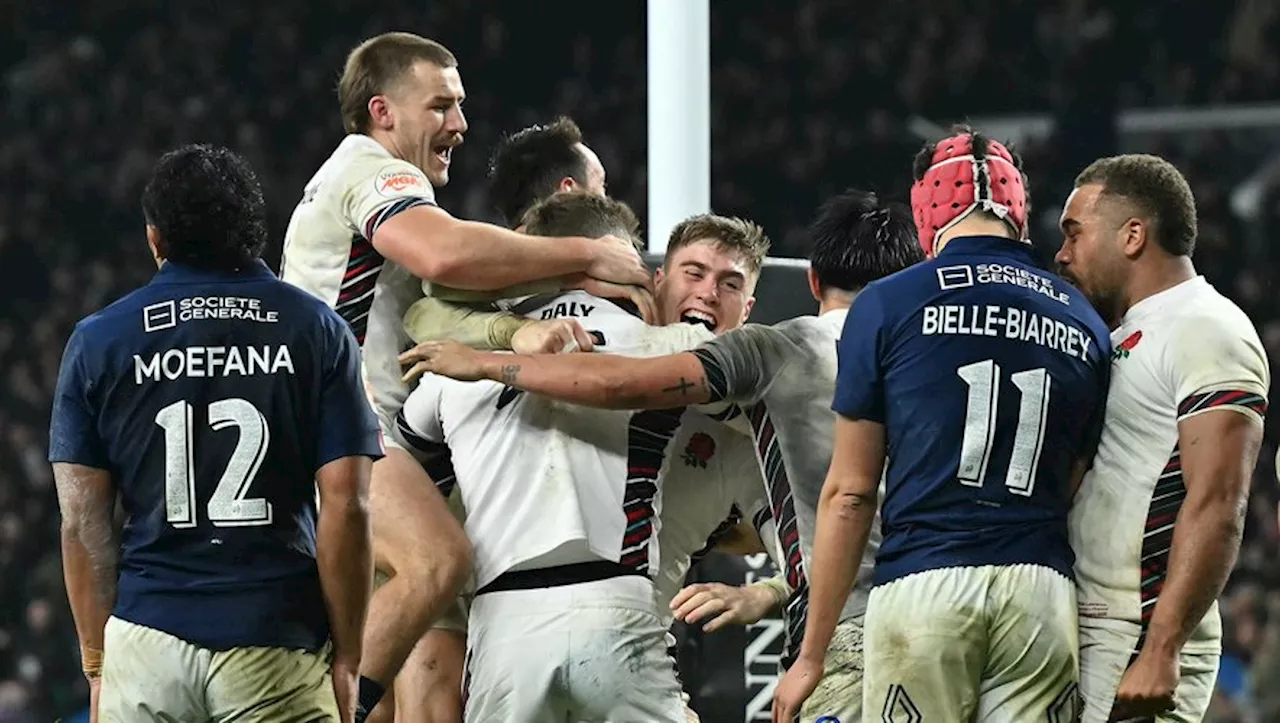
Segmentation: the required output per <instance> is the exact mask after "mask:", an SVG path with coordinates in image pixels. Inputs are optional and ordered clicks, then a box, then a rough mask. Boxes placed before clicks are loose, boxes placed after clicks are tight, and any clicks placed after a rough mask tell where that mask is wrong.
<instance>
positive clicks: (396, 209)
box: [364, 196, 435, 241]
mask: <svg viewBox="0 0 1280 723" xmlns="http://www.w3.org/2000/svg"><path fill="white" fill-rule="evenodd" d="M434 205H435V204H434V203H432V202H431V200H430V199H426V198H423V197H421V196H406V197H404V198H397V199H396V200H394V201H392V202H391V203H388V204H387V205H385V206H383V207H382V208H380V209H378V210H377V211H374V212H373V213H372V214H370V216H369V220H368V221H366V222H365V225H364V237H365V238H367V239H369V240H370V241H372V240H373V235H374V234H375V233H377V232H378V227H379V226H381V225H382V224H384V223H386V222H387V219H390V218H392V217H394V216H395V215H396V214H399V213H403V212H405V211H408V210H409V209H411V208H414V207H415V206H434Z"/></svg>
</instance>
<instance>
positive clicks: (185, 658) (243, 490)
mask: <svg viewBox="0 0 1280 723" xmlns="http://www.w3.org/2000/svg"><path fill="white" fill-rule="evenodd" d="M142 206H143V213H144V216H145V219H146V233H147V242H148V245H149V246H150V247H151V251H152V254H153V255H154V256H155V258H156V261H157V264H158V265H159V267H160V271H159V273H157V274H156V276H155V278H154V279H153V280H152V281H151V283H150V284H148V285H147V286H145V287H143V288H142V289H139V290H138V291H135V292H134V293H132V294H129V295H128V296H126V297H124V298H123V299H121V300H119V301H117V302H116V303H114V304H112V305H111V306H109V307H107V308H106V309H104V310H102V311H100V312H98V313H96V314H94V315H92V316H90V317H89V318H87V319H85V320H84V321H82V322H80V324H78V325H77V326H76V329H75V332H74V333H73V334H72V336H71V339H70V340H69V341H68V342H67V350H66V353H65V355H64V357H63V361H62V370H61V372H60V374H59V379H58V388H57V392H56V394H55V397H54V403H53V421H52V425H51V430H50V439H49V459H50V461H51V462H53V470H54V477H55V479H56V482H57V488H58V501H59V505H60V507H61V509H62V550H63V569H64V573H65V576H66V582H67V592H68V596H69V597H70V600H71V606H72V611H73V613H74V615H75V620H76V630H77V632H78V634H79V637H80V645H81V650H82V656H83V663H84V670H85V674H86V675H87V676H88V677H89V680H90V683H91V686H92V688H93V690H94V692H95V697H96V698H98V700H97V712H98V716H99V720H103V721H113V722H117V721H118V722H122V723H123V722H125V721H127V722H129V723H133V722H134V721H177V720H181V721H205V720H232V719H234V720H249V719H252V720H266V719H269V720H273V721H302V720H307V721H339V720H341V721H344V723H345V722H347V721H351V720H352V718H353V715H354V712H355V705H356V675H357V669H358V666H359V663H360V657H361V634H362V628H363V626H364V619H365V613H366V609H367V606H368V602H369V586H370V582H371V578H372V574H373V556H372V550H371V543H370V522H369V514H368V485H369V477H370V474H371V472H370V470H371V467H372V460H373V459H376V458H378V457H380V456H381V455H382V445H381V439H380V435H379V431H378V426H377V420H376V419H375V418H374V415H373V413H372V411H371V410H370V408H369V404H368V401H367V400H366V398H365V395H364V386H363V383H362V381H361V375H360V353H359V347H358V346H357V345H356V342H355V339H354V338H353V337H352V335H351V332H350V330H349V329H348V328H347V325H346V323H345V322H344V321H343V320H342V319H341V318H340V317H339V316H338V315H337V314H336V313H334V311H333V310H331V309H329V308H328V307H326V306H325V305H324V304H323V303H322V302H319V301H317V300H316V299H315V298H313V297H312V296H310V295H308V294H306V293H304V292H302V291H299V290H298V289H296V288H295V287H293V286H290V285H288V284H285V283H283V282H281V281H279V280H278V279H276V277H275V276H274V275H273V274H272V273H271V272H270V270H268V269H267V266H266V265H265V264H264V263H262V261H261V260H260V259H259V255H260V254H261V253H262V249H263V248H264V247H265V246H266V241H267V227H266V212H265V207H264V203H263V198H262V191H261V189H260V188H259V186H258V182H257V179H256V178H255V177H254V175H253V172H252V171H251V170H250V168H249V166H248V164H247V163H245V161H244V160H243V159H241V158H240V157H238V156H236V155H235V154H234V153H232V152H230V151H228V150H226V149H222V148H213V147H209V146H186V147H183V148H180V149H178V150H176V151H173V152H171V153H168V154H166V155H165V156H164V157H162V158H161V159H160V161H159V163H158V164H157V166H156V169H155V171H154V173H153V175H152V178H151V180H150V181H149V183H148V184H147V186H146V189H145V190H144V192H143V203H142ZM317 491H318V495H319V500H320V509H319V517H318V520H317V510H316V498H317ZM117 495H118V496H119V498H120V501H121V503H122V505H123V508H124V511H125V514H126V515H127V517H128V523H127V525H126V526H125V527H124V530H123V534H122V535H121V531H120V530H118V529H115V527H114V525H113V519H112V518H113V512H114V510H115V504H116V498H117ZM99 688H100V691H99Z"/></svg>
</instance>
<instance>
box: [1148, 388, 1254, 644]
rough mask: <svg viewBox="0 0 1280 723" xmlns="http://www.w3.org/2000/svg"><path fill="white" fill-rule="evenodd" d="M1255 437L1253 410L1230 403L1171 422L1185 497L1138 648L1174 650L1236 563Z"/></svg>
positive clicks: (1219, 591) (1246, 501) (1200, 615)
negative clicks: (1175, 424) (1238, 408)
mask: <svg viewBox="0 0 1280 723" xmlns="http://www.w3.org/2000/svg"><path fill="white" fill-rule="evenodd" d="M1261 443H1262V424H1261V423H1260V421H1259V420H1258V419H1257V418H1254V417H1252V416H1250V415H1246V414H1244V413H1240V412H1237V411H1235V410H1234V409H1231V408H1223V409H1218V410H1213V411H1208V412H1203V413H1201V414H1197V415H1195V416H1192V417H1189V418H1187V419H1184V420H1183V421H1181V422H1179V424H1178V444H1179V448H1180V450H1181V457H1182V476H1183V483H1184V484H1185V486H1186V490H1187V494H1186V499H1185V500H1183V503H1182V507H1181V509H1180V510H1179V512H1178V517H1177V521H1176V523H1175V525H1174V529H1173V543H1172V546H1171V547H1170V550H1169V566H1168V574H1167V577H1166V579H1165V583H1164V587H1163V588H1162V590H1161V592H1160V598H1159V601H1158V602H1157V603H1156V606H1155V610H1154V611H1153V613H1152V616H1151V624H1150V627H1149V628H1148V632H1147V641H1146V644H1145V645H1144V649H1151V650H1153V651H1154V652H1160V653H1163V654H1166V655H1177V654H1178V653H1179V652H1180V651H1181V649H1182V646H1183V645H1184V644H1185V643H1186V642H1187V639H1188V638H1189V637H1190V636H1191V634H1192V632H1194V631H1195V628H1196V626H1197V625H1198V624H1199V623H1200V621H1201V620H1202V619H1203V618H1204V616H1205V614H1206V613H1207V612H1208V611H1209V608H1210V607H1211V606H1212V605H1213V602H1214V600H1217V599H1218V596H1219V595H1220V594H1221V593H1222V588H1223V586H1224V585H1225V584H1226V581H1227V576H1228V575H1230V574H1231V569H1232V568H1233V567H1234V566H1235V562H1236V554H1237V553H1238V552H1239V550H1240V537H1241V535H1242V533H1243V530H1244V513H1245V509H1246V505H1247V504H1248V498H1249V483H1250V481H1251V479H1252V476H1253V469H1254V465H1255V464H1256V463H1257V460H1258V448H1259V446H1260V445H1261Z"/></svg>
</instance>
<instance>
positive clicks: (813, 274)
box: [805, 267, 822, 303]
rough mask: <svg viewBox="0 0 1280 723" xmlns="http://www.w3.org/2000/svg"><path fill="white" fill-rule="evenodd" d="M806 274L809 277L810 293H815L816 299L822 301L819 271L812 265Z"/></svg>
mask: <svg viewBox="0 0 1280 723" xmlns="http://www.w3.org/2000/svg"><path fill="white" fill-rule="evenodd" d="M805 275H806V276H808V277H809V293H810V294H813V298H814V300H815V301H817V302H818V303H822V284H819V283H818V272H817V271H814V270H813V268H812V267H810V269H809V270H808V271H807V272H805Z"/></svg>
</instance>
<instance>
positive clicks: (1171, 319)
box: [1139, 291, 1262, 349]
mask: <svg viewBox="0 0 1280 723" xmlns="http://www.w3.org/2000/svg"><path fill="white" fill-rule="evenodd" d="M1163 321H1164V323H1163V324H1162V326H1165V334H1163V336H1165V338H1166V340H1167V342H1168V343H1170V344H1194V345H1209V346H1217V345H1223V344H1232V343H1240V344H1245V345H1248V346H1254V347H1258V348H1259V349H1261V348H1262V340H1261V338H1260V337H1259V335H1258V330H1257V328H1256V327H1255V326H1254V324H1253V321H1252V320H1251V319H1250V318H1249V316H1248V314H1246V313H1245V312H1244V310H1243V309H1241V308H1240V307H1239V306H1237V305H1236V303H1235V302H1234V301H1232V300H1231V299H1228V298H1227V297H1225V296H1223V295H1221V294H1219V293H1218V292H1217V291H1211V293H1210V294H1206V295H1204V296H1202V297H1201V298H1199V299H1198V300H1196V301H1195V303H1187V304H1179V305H1177V306H1176V307H1174V309H1173V313H1170V314H1168V315H1167V316H1165V317H1164V319H1163ZM1139 328H1140V326H1139Z"/></svg>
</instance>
